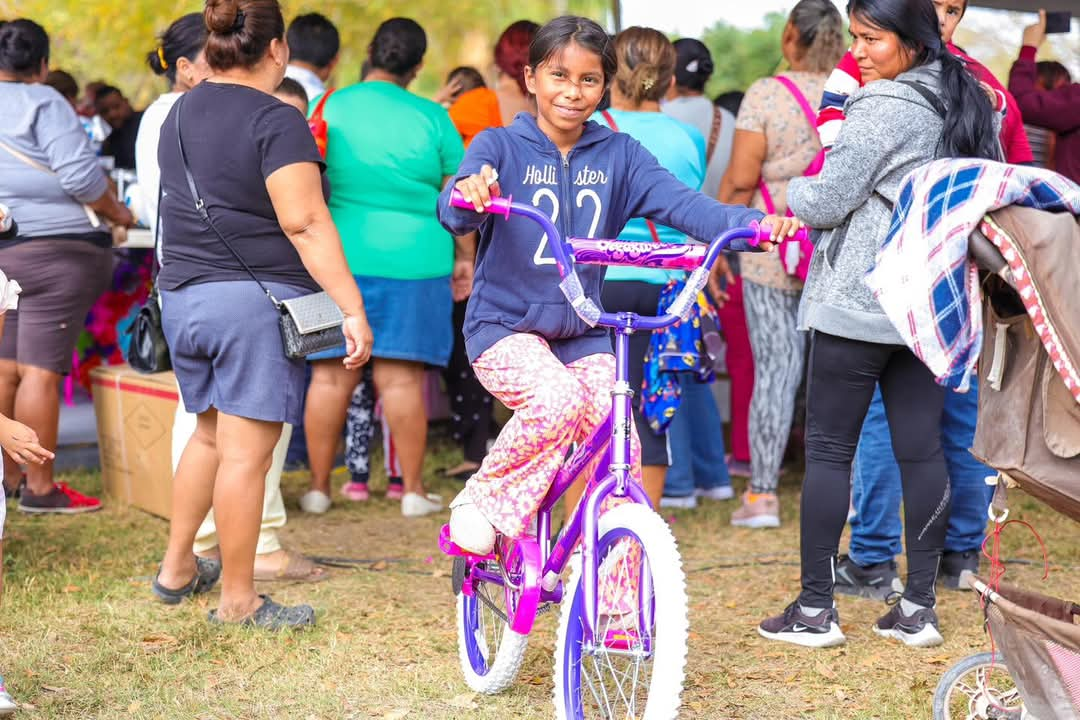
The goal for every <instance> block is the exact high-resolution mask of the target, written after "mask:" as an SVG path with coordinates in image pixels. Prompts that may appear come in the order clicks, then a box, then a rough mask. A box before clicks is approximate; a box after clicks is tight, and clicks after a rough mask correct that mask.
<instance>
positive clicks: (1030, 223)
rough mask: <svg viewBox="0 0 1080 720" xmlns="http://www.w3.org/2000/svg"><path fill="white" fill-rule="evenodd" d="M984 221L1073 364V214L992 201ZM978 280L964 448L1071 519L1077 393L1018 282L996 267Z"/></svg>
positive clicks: (1076, 265) (1077, 466)
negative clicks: (970, 434)
mask: <svg viewBox="0 0 1080 720" xmlns="http://www.w3.org/2000/svg"><path fill="white" fill-rule="evenodd" d="M992 221H993V222H992V224H991V227H990V228H989V232H988V235H993V234H995V233H997V234H999V240H1002V239H1003V240H1004V241H1005V243H1006V244H1007V245H1008V246H1009V247H1010V248H1011V249H1012V251H1013V252H1014V253H1015V256H1013V257H1012V258H1011V259H1010V253H1009V252H1003V255H1005V257H1006V259H1010V265H1011V266H1013V267H1014V269H1015V268H1016V267H1017V263H1018V262H1019V263H1022V272H1021V273H1019V274H1017V273H1016V272H1014V276H1022V275H1024V274H1026V275H1027V276H1029V277H1030V279H1031V285H1032V288H1031V291H1032V292H1034V293H1035V296H1036V297H1038V299H1039V305H1040V307H1041V308H1042V310H1043V312H1044V313H1045V318H1046V321H1047V324H1048V325H1049V326H1050V327H1052V328H1053V331H1054V334H1055V336H1056V337H1057V339H1058V341H1059V343H1060V347H1061V351H1062V354H1063V356H1064V357H1065V359H1066V360H1068V361H1070V362H1071V364H1072V366H1073V367H1076V368H1080V293H1077V291H1076V287H1077V279H1078V277H1080V224H1078V223H1077V219H1076V218H1074V217H1073V216H1071V215H1069V214H1054V213H1047V212H1043V211H1038V210H1032V209H1029V208H1020V207H1010V208H1005V209H1004V210H999V211H997V212H995V213H993V214H992ZM1001 234H1003V236H1004V237H1003V238H1002V237H1001ZM991 240H993V237H991ZM999 247H1000V246H999ZM1021 287H1023V286H1022V285H1021ZM983 290H984V296H985V300H984V303H983V305H984V318H985V323H984V327H983V347H982V354H981V357H980V360H979V417H978V424H977V427H976V430H975V440H974V443H973V447H972V449H971V452H972V453H973V454H974V455H975V456H976V457H977V458H979V459H980V460H982V461H983V462H984V463H986V464H987V465H989V466H990V467H992V468H994V469H996V470H999V471H1001V472H1003V473H1005V474H1006V475H1008V476H1009V477H1011V478H1012V479H1013V480H1015V481H1016V482H1017V483H1018V484H1019V485H1020V487H1021V488H1023V489H1024V490H1025V491H1026V492H1027V493H1029V494H1030V495H1033V496H1035V497H1037V498H1039V499H1040V500H1042V501H1043V502H1045V503H1046V504H1047V505H1049V506H1050V507H1052V508H1053V509H1055V510H1057V511H1058V512H1061V513H1063V514H1065V515H1068V516H1069V517H1071V518H1072V519H1074V520H1077V521H1080V403H1078V402H1077V400H1076V398H1075V397H1074V396H1073V393H1072V392H1071V391H1070V390H1069V388H1068V387H1067V386H1066V384H1065V380H1064V379H1063V378H1062V375H1061V373H1059V372H1058V369H1056V368H1055V366H1054V363H1053V361H1052V360H1051V357H1050V355H1049V353H1048V352H1047V349H1046V347H1045V346H1044V343H1043V341H1042V340H1041V339H1040V337H1039V334H1038V333H1037V332H1036V328H1035V327H1034V325H1033V323H1032V320H1031V317H1030V315H1029V314H1028V312H1027V311H1026V310H1025V308H1024V305H1023V303H1022V302H1021V299H1020V296H1019V295H1018V293H1017V291H1016V290H1015V289H1013V288H1012V287H1009V286H1008V285H1006V284H1005V283H1004V282H1001V281H1000V280H999V279H998V278H996V277H991V278H990V279H989V280H988V281H987V283H986V284H985V285H984V288H983Z"/></svg>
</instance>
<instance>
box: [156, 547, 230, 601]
mask: <svg viewBox="0 0 1080 720" xmlns="http://www.w3.org/2000/svg"><path fill="white" fill-rule="evenodd" d="M158 575H161V566H160V565H159V566H158V571H157V575H155V576H154V580H153V582H151V583H150V590H151V591H152V592H153V593H154V595H156V596H157V598H158V600H160V601H161V602H163V603H165V604H166V605H178V604H180V603H181V602H182V601H183V600H184V598H187V597H191V596H193V595H200V594H202V593H205V592H209V591H210V589H211V588H212V587H214V585H216V584H217V581H218V578H220V577H221V561H220V560H216V559H214V558H203V557H198V556H196V558H195V577H193V578H191V582H189V583H188V584H187V585H185V586H184V587H182V588H176V589H173V588H167V587H165V586H164V585H162V584H161V583H160V582H158Z"/></svg>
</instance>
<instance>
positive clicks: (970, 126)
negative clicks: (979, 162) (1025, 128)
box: [847, 0, 1000, 160]
mask: <svg viewBox="0 0 1080 720" xmlns="http://www.w3.org/2000/svg"><path fill="white" fill-rule="evenodd" d="M847 11H848V14H849V15H851V16H852V17H855V18H858V19H859V20H860V21H861V22H865V23H867V24H868V25H873V26H874V27H876V28H879V29H881V30H884V31H886V32H891V33H895V34H896V36H897V37H898V38H899V39H900V44H901V45H902V46H903V47H904V48H906V49H907V50H909V51H910V52H911V53H912V54H913V56H914V62H913V63H912V67H919V66H921V65H926V64H928V63H932V62H934V61H937V62H939V63H941V90H940V94H941V99H942V101H943V102H944V103H945V127H944V129H943V130H942V136H941V145H940V150H941V152H942V154H943V155H944V156H945V157H973V158H986V159H990V160H996V159H998V157H999V155H1000V153H999V150H998V148H999V144H998V137H997V133H996V132H995V130H994V110H993V108H992V107H991V106H990V99H989V98H988V97H987V96H986V93H985V92H983V89H982V87H980V86H979V82H978V81H977V80H976V79H975V76H974V75H972V74H971V73H970V72H969V71H968V69H967V67H966V66H965V65H964V63H963V62H961V61H960V59H959V58H957V57H956V56H955V55H953V54H952V53H951V52H949V51H948V49H947V48H946V47H945V43H943V42H942V41H941V28H940V26H939V24H938V17H937V11H936V10H935V9H934V3H933V2H932V0H848V6H847Z"/></svg>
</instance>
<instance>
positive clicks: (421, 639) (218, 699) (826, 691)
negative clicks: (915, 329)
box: [0, 444, 1080, 720]
mask: <svg viewBox="0 0 1080 720" xmlns="http://www.w3.org/2000/svg"><path fill="white" fill-rule="evenodd" d="M457 459H459V458H458V457H457V456H456V455H455V453H454V452H453V451H451V450H450V449H448V448H447V447H446V446H445V445H444V444H437V445H436V447H435V448H434V450H433V452H432V453H430V460H429V464H428V477H429V478H432V480H431V483H430V484H431V486H432V489H436V490H441V491H442V492H443V493H444V496H449V495H451V494H452V493H453V492H454V486H453V484H452V483H449V482H440V481H438V480H436V479H435V478H436V476H437V468H439V467H444V466H447V465H451V464H453V463H454V462H455V461H456V460H457ZM65 479H67V480H69V481H71V482H72V483H73V484H74V485H76V486H77V487H79V488H81V489H83V490H90V491H96V490H99V489H100V479H99V477H98V476H97V475H96V474H94V473H81V474H75V475H70V476H68V477H66V478H65ZM336 482H337V483H341V482H344V476H343V475H340V476H338V477H336ZM380 484H381V483H380V482H379V481H378V480H376V481H373V488H378V487H379V486H380ZM284 485H285V497H286V502H287V504H288V505H289V507H290V512H291V516H290V518H289V524H288V526H287V527H286V528H285V530H284V532H283V538H284V540H285V542H286V543H287V544H288V546H290V547H292V548H297V549H302V550H304V551H305V552H308V553H311V554H315V555H320V556H328V557H337V558H348V559H351V560H352V561H353V562H352V563H351V568H348V569H335V570H334V575H333V577H332V579H330V580H329V581H327V582H323V583H320V584H317V585H285V586H281V585H278V586H273V585H267V586H266V591H269V592H272V593H273V595H274V597H275V599H278V600H281V601H284V602H288V603H295V602H308V603H310V604H312V605H314V606H315V607H316V609H317V611H318V613H319V625H318V627H317V628H316V629H315V630H313V631H311V632H307V633H303V634H287V635H281V636H268V635H264V634H258V633H252V632H250V631H245V630H241V629H225V630H222V629H213V628H211V627H209V626H208V625H207V623H206V621H205V615H206V611H207V609H208V608H211V607H214V605H215V603H216V596H215V595H214V594H211V595H210V596H209V598H204V599H201V600H200V601H198V602H189V603H185V604H183V605H180V606H178V607H175V608H168V607H165V606H162V605H158V604H156V603H154V602H153V601H152V600H151V597H150V593H149V588H148V586H149V580H150V577H151V575H152V573H153V572H154V570H155V567H156V564H157V562H158V559H159V558H160V556H161V554H162V551H163V549H164V546H165V537H166V523H165V522H164V521H162V520H159V519H157V518H154V517H151V516H149V515H146V514H144V513H142V512H140V511H138V510H131V509H124V508H119V507H115V506H110V507H108V508H107V509H106V510H104V511H103V512H101V513H99V514H97V515H95V516H92V517H76V518H62V517H57V518H32V517H25V516H20V515H19V514H17V513H11V514H10V515H9V518H8V528H7V532H6V536H5V542H4V571H5V577H6V585H7V588H6V593H5V597H4V604H3V607H2V612H0V672H3V674H4V676H5V678H6V680H7V685H8V689H9V690H10V691H11V693H12V694H13V695H14V696H15V698H16V699H17V700H18V701H19V702H20V703H22V705H23V707H22V710H21V711H20V713H19V715H18V717H19V718H26V719H27V720H29V719H35V720H36V719H38V718H41V719H44V718H80V719H81V718H110V719H113V718H178V719H179V718H199V719H200V720H202V719H205V720H210V719H214V720H225V719H227V718H228V719H232V718H237V719H239V718H245V719H246V718H290V719H291V718H296V719H297V720H314V719H316V718H318V719H323V718H325V719H331V718H384V719H386V720H390V719H396V720H401V719H402V718H408V719H409V720H413V719H416V720H420V719H427V718H431V719H435V720H443V719H451V718H470V719H480V718H492V719H498V720H507V719H508V718H547V717H551V713H552V710H551V700H550V692H551V685H552V682H551V669H552V649H553V642H554V634H555V621H556V615H557V613H549V614H547V615H545V616H543V617H542V618H541V620H540V622H539V623H538V627H537V629H536V631H535V632H534V634H533V638H532V642H531V645H530V647H529V649H528V651H527V654H526V659H525V664H524V667H523V669H522V672H521V675H520V677H519V682H518V683H517V685H516V686H514V687H513V688H512V689H511V690H510V691H509V692H507V693H506V694H504V695H501V696H498V697H478V696H474V695H473V694H471V693H469V692H468V690H467V688H466V687H465V685H464V683H463V682H462V680H461V677H460V674H459V671H458V666H457V657H456V639H455V634H454V629H453V609H452V608H453V604H452V597H451V594H450V581H449V578H448V570H449V564H448V563H447V562H446V561H444V560H443V559H442V558H441V557H439V556H438V554H437V549H436V547H435V538H436V535H437V532H438V528H439V526H440V524H441V523H442V522H444V521H445V515H443V516H439V517H433V518H426V519H421V520H412V521H406V520H404V519H403V518H402V517H401V515H400V513H399V511H398V509H397V507H396V506H394V505H393V504H392V503H388V502H386V501H385V500H382V499H374V498H373V500H372V501H371V502H369V503H367V504H362V505H352V506H348V507H346V506H344V505H342V504H338V505H337V506H336V507H335V509H334V510H333V511H332V512H331V513H330V514H328V515H326V516H323V517H320V518H312V517H305V516H303V515H302V514H301V513H300V512H299V511H292V508H295V506H296V500H297V498H298V497H299V495H300V493H301V490H302V488H303V485H304V476H303V474H301V473H293V474H288V475H287V476H286V480H285V483H284ZM375 495H376V497H378V496H379V493H375ZM782 495H783V507H784V525H783V527H782V528H780V529H779V530H776V531H751V530H738V529H733V528H732V527H731V526H730V525H729V523H728V520H729V517H730V513H731V511H732V509H733V505H732V504H731V503H712V504H707V505H705V506H704V507H701V508H699V509H698V510H696V511H686V512H676V513H670V512H667V513H665V516H666V517H668V518H669V520H670V521H671V522H672V524H673V527H674V529H675V534H676V536H677V537H678V539H679V542H680V547H681V550H682V554H683V557H684V561H685V566H686V568H687V571H688V584H689V590H690V601H691V607H690V612H691V636H690V658H689V663H688V677H687V686H686V691H685V693H684V695H683V698H684V707H683V713H682V716H681V717H686V718H703V719H708V720H720V719H723V718H733V719H739V720H743V719H746V720H773V719H787V718H815V719H821V720H824V719H845V720H846V719H848V718H857V719H859V720H863V719H869V718H878V719H880V720H886V719H888V720H911V719H923V718H929V717H930V702H931V694H932V692H933V689H934V686H935V684H936V683H937V680H938V678H939V677H940V675H941V674H942V672H943V671H944V670H945V669H946V668H947V667H949V666H950V665H951V664H952V663H953V662H954V661H956V660H958V659H960V658H961V657H964V656H965V655H968V654H970V653H973V652H977V651H980V650H982V649H985V648H986V647H987V642H986V638H985V637H984V635H983V633H982V631H981V629H980V614H979V610H978V606H977V603H976V601H975V598H974V595H973V594H971V593H951V592H950V593H944V592H943V593H942V596H941V597H940V601H939V611H940V614H941V619H942V629H943V632H944V634H945V637H946V642H945V644H944V645H943V646H941V647H939V648H934V649H930V650H913V649H907V648H901V647H898V646H896V645H892V644H889V643H887V642H885V641H883V640H881V639H879V638H877V637H876V636H874V635H873V634H872V633H871V631H870V625H871V623H873V621H874V620H875V619H876V618H877V616H878V615H880V614H882V612H883V606H881V605H879V604H877V603H873V602H870V601H867V600H858V599H852V598H845V597H841V598H840V600H839V607H840V612H841V617H842V622H843V627H844V631H845V633H846V634H847V636H848V643H847V645H846V646H844V647H842V648H838V649H834V650H818V651H807V650H804V649H800V648H796V647H788V646H783V645H779V644H769V643H766V642H765V641H763V640H761V639H759V638H758V637H757V635H756V633H755V631H754V627H755V625H756V623H757V622H758V621H759V620H760V619H761V618H763V617H764V616H766V615H767V614H771V613H774V612H777V611H779V610H780V609H782V608H783V606H784V605H785V604H786V603H787V602H788V601H790V599H791V598H792V597H793V596H794V594H795V592H796V590H797V587H798V557H797V549H798V524H797V519H796V516H795V511H796V507H797V499H798V478H797V477H788V478H786V483H785V485H784V486H783V487H782ZM1013 504H1014V509H1013V516H1014V517H1020V518H1022V519H1025V520H1028V521H1030V522H1031V523H1032V524H1034V525H1035V526H1036V527H1037V528H1038V529H1039V531H1040V532H1041V533H1042V535H1043V537H1044V538H1045V539H1046V540H1047V543H1048V545H1049V547H1050V549H1051V560H1052V562H1053V563H1054V565H1053V569H1052V572H1051V576H1050V580H1049V581H1048V582H1046V583H1042V582H1041V581H1040V580H1038V577H1039V575H1040V573H1041V567H1036V566H1035V563H1034V562H1033V561H1035V560H1037V559H1038V557H1039V550H1038V544H1037V542H1036V541H1035V540H1034V539H1033V538H1031V537H1030V536H1029V535H1027V534H1026V531H1023V530H1017V529H1013V528H1010V530H1009V532H1008V533H1007V534H1006V542H1005V548H1006V550H1005V553H1004V554H1005V556H1006V557H1007V558H1011V559H1012V560H1013V561H1014V562H1012V563H1011V564H1010V565H1009V572H1008V578H1009V579H1010V580H1012V581H1014V582H1019V583H1021V584H1024V585H1026V586H1028V587H1032V588H1034V589H1041V590H1042V591H1043V592H1046V593H1048V594H1056V595H1058V596H1061V597H1071V598H1078V597H1080V539H1078V537H1080V536H1078V534H1077V532H1076V530H1077V527H1076V524H1075V523H1073V522H1072V521H1069V520H1066V519H1065V518H1063V517H1061V516H1058V515H1055V514H1054V513H1052V512H1051V511H1050V510H1048V509H1047V508H1045V507H1043V506H1041V505H1039V504H1037V503H1036V502H1034V501H1032V500H1030V499H1028V498H1026V497H1024V496H1022V495H1018V496H1016V497H1014V499H1013ZM1014 527H1015V526H1014ZM1016 561H1020V562H1016ZM1025 561H1027V562H1025ZM1040 564H1041V563H1040Z"/></svg>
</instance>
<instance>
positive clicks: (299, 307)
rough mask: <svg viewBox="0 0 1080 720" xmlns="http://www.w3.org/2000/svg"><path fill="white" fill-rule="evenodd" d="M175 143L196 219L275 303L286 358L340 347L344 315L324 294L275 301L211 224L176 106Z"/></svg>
mask: <svg viewBox="0 0 1080 720" xmlns="http://www.w3.org/2000/svg"><path fill="white" fill-rule="evenodd" d="M183 102H184V99H183V98H182V97H181V98H180V100H179V101H178V103H177V104H178V105H180V104H182V103H183ZM176 141H177V143H178V144H179V146H180V162H181V163H182V164H183V165H184V175H186V176H187V184H188V189H190V190H191V197H192V199H193V200H194V201H195V210H196V211H197V212H198V213H199V217H201V218H202V220H203V222H205V223H206V224H207V225H208V226H209V227H210V229H211V230H213V231H214V234H215V235H217V236H218V239H219V240H221V242H222V243H224V244H225V247H226V248H228V249H229V252H230V253H232V256H233V257H234V258H236V260H237V262H239V263H240V265H241V266H243V268H244V270H246V271H247V274H248V275H250V276H251V279H252V280H254V281H255V282H256V283H258V285H259V287H260V288H262V291H263V292H264V293H266V297H268V298H269V299H270V302H272V303H273V304H274V307H275V308H276V309H277V311H278V312H279V313H280V314H281V318H280V321H279V325H280V329H281V345H282V349H283V350H284V352H285V356H286V357H288V358H290V359H293V360H295V359H298V358H303V357H307V356H308V355H311V354H313V353H317V352H322V351H323V350H330V349H331V348H335V347H338V346H340V345H343V344H344V343H345V335H344V334H343V333H342V332H341V323H342V322H344V320H345V316H344V315H343V314H342V312H341V309H340V308H339V307H338V306H337V305H336V304H335V303H334V301H333V300H332V299H330V296H329V295H328V294H327V293H325V292H318V293H311V294H310V295H301V296H300V297H296V298H291V299H289V300H278V299H277V298H276V297H274V294H273V293H272V292H270V289H269V288H268V287H266V286H265V285H263V284H262V282H261V281H260V280H259V278H257V277H255V273H254V272H252V270H251V268H250V267H248V264H247V263H246V262H244V259H243V258H242V257H240V255H239V253H237V252H236V250H234V249H233V246H232V245H231V244H230V243H229V241H228V240H226V239H225V236H224V235H222V234H221V231H220V230H218V229H217V226H216V225H214V221H213V220H212V219H211V218H210V213H209V212H208V211H207V209H206V203H205V202H204V201H203V198H202V195H200V194H199V190H198V188H197V187H196V186H195V178H194V177H192V175H191V169H190V168H189V167H188V161H187V154H186V153H185V152H184V141H183V138H182V137H181V133H180V107H177V110H176Z"/></svg>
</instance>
